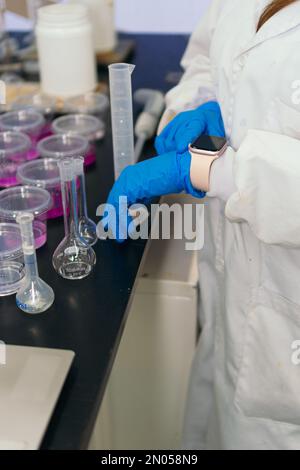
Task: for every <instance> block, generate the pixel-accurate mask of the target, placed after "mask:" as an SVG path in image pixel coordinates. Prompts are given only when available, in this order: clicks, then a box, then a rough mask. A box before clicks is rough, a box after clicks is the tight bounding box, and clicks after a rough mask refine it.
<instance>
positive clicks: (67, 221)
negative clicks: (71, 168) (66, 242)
mask: <svg viewBox="0 0 300 470" xmlns="http://www.w3.org/2000/svg"><path fill="white" fill-rule="evenodd" d="M62 199H63V208H64V226H65V236H66V237H68V236H70V237H75V236H76V230H77V227H78V202H77V185H76V178H73V179H72V180H71V181H65V182H64V185H63V191H62Z"/></svg>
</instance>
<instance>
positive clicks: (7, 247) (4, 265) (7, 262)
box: [0, 223, 25, 297]
mask: <svg viewBox="0 0 300 470" xmlns="http://www.w3.org/2000/svg"><path fill="white" fill-rule="evenodd" d="M24 277H25V266H24V256H23V251H22V239H21V232H20V229H19V227H18V225H17V224H14V223H0V296H1V297H2V296H6V295H11V294H15V293H16V292H18V290H19V288H20V286H21V283H22V281H23V279H24Z"/></svg>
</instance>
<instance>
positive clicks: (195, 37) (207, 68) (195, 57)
mask: <svg viewBox="0 0 300 470" xmlns="http://www.w3.org/2000/svg"><path fill="white" fill-rule="evenodd" d="M226 3H227V1H226V0H214V1H213V2H212V3H211V5H210V7H209V9H208V11H207V13H206V14H205V15H204V17H203V18H202V19H201V21H200V24H199V25H198V27H197V28H196V30H195V32H194V33H193V34H192V36H191V39H190V42H189V44H188V47H187V49H186V52H185V54H184V56H183V58H182V61H181V65H182V67H183V69H184V71H185V73H184V75H183V77H182V79H181V81H180V83H179V85H177V86H176V87H175V88H173V89H172V90H171V91H170V92H169V93H167V95H166V107H167V110H166V115H170V114H171V113H173V115H174V114H178V113H179V112H182V111H185V110H187V109H195V108H196V107H198V106H200V105H201V104H203V103H205V102H207V101H210V100H215V99H216V96H215V87H214V85H213V81H212V76H211V65H210V58H209V56H210V46H211V39H212V36H213V34H214V30H215V27H216V24H217V22H218V19H219V16H220V12H221V9H222V8H223V7H224V4H226Z"/></svg>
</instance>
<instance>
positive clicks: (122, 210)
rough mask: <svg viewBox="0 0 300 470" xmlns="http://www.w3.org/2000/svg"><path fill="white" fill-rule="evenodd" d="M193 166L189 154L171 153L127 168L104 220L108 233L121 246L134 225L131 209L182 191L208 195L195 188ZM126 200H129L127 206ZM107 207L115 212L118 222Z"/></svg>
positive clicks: (105, 211)
mask: <svg viewBox="0 0 300 470" xmlns="http://www.w3.org/2000/svg"><path fill="white" fill-rule="evenodd" d="M190 166H191V155H190V153H189V152H185V153H183V154H179V153H176V152H170V153H166V154H164V155H160V156H159V157H154V158H151V159H149V160H146V161H144V162H141V163H137V164H136V165H131V166H128V167H127V168H125V169H124V170H123V171H122V173H121V175H120V177H119V178H118V180H117V181H116V182H115V184H114V186H113V188H112V190H111V192H110V194H109V196H108V200H107V203H106V206H105V210H104V217H103V220H102V223H103V226H104V228H105V230H107V229H110V230H111V231H112V232H113V235H114V238H115V239H116V240H117V241H118V242H119V243H122V242H123V241H124V240H125V239H127V235H128V226H129V224H130V222H132V218H131V217H130V215H129V214H128V210H127V209H128V207H129V206H131V205H133V204H135V203H138V202H141V203H147V202H149V200H151V198H153V197H155V196H163V195H166V194H178V193H181V192H182V191H186V192H187V193H189V194H191V195H193V196H195V197H198V198H203V197H204V196H205V193H203V192H201V191H197V190H196V189H194V188H193V186H192V183H191V180H190ZM124 196H125V197H126V198H127V200H126V201H125V203H124V200H123V199H124ZM122 197H123V198H122ZM120 198H122V199H121V201H120ZM120 202H121V204H120ZM108 205H110V207H112V208H113V209H114V211H115V213H116V216H117V217H116V218H115V217H114V213H113V212H114V211H111V210H110V209H109V207H108Z"/></svg>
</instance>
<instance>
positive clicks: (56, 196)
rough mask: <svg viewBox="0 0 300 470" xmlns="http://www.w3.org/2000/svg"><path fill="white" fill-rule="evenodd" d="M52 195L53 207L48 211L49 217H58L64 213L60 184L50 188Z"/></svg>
mask: <svg viewBox="0 0 300 470" xmlns="http://www.w3.org/2000/svg"><path fill="white" fill-rule="evenodd" d="M48 191H49V192H50V194H51V197H52V208H51V209H50V210H49V211H48V212H47V219H56V218H57V217H61V216H62V215H63V213H64V210H63V203H62V197H61V190H60V186H57V187H55V188H48Z"/></svg>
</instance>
